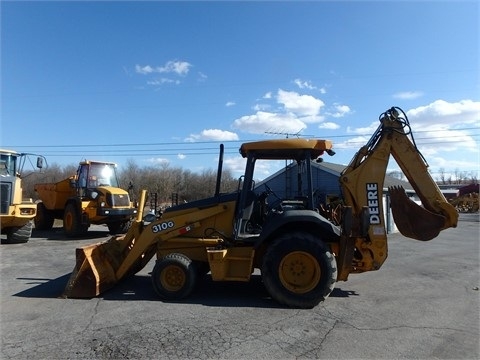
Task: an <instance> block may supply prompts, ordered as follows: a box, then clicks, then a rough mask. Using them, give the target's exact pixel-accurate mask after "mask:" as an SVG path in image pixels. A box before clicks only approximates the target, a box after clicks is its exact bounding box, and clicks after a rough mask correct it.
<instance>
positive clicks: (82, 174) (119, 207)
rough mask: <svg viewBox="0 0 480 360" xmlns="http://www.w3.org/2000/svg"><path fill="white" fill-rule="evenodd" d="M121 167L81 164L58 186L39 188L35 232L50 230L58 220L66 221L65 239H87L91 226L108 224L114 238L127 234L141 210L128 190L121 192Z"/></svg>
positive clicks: (86, 161)
mask: <svg viewBox="0 0 480 360" xmlns="http://www.w3.org/2000/svg"><path fill="white" fill-rule="evenodd" d="M116 167H117V165H116V164H115V163H111V162H102V161H93V160H85V161H81V162H80V164H79V166H78V169H77V172H76V174H75V175H72V176H70V177H68V178H66V179H64V180H62V181H59V182H56V183H43V184H35V191H36V192H37V194H38V196H39V198H40V202H38V204H37V215H36V216H35V221H34V222H35V228H36V229H37V230H50V229H52V227H53V224H54V221H55V219H61V220H63V228H64V230H65V235H67V236H68V237H78V236H83V235H85V234H86V232H87V231H88V228H89V227H90V225H91V224H96V225H100V224H106V225H107V226H108V230H109V231H110V233H111V234H118V233H125V232H126V231H127V230H128V227H129V226H130V223H131V219H132V217H133V216H135V214H136V212H137V209H136V207H135V206H134V204H133V202H132V201H131V200H130V195H129V193H128V192H127V191H126V190H123V189H121V188H119V185H118V178H117V172H116Z"/></svg>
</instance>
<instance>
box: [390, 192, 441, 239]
mask: <svg viewBox="0 0 480 360" xmlns="http://www.w3.org/2000/svg"><path fill="white" fill-rule="evenodd" d="M389 193H390V199H391V208H392V214H393V218H394V220H395V224H396V225H397V228H398V230H399V231H400V233H401V234H402V235H404V236H406V237H409V238H412V239H416V240H421V241H428V240H431V239H433V238H435V237H436V236H438V234H439V233H440V231H441V230H442V229H444V228H445V218H444V217H443V216H441V215H437V214H434V213H432V212H431V211H429V210H427V209H425V208H424V207H422V206H420V205H418V204H417V203H415V202H414V201H412V200H410V198H409V197H408V196H407V194H406V193H405V189H404V188H403V187H401V186H393V187H390V188H389Z"/></svg>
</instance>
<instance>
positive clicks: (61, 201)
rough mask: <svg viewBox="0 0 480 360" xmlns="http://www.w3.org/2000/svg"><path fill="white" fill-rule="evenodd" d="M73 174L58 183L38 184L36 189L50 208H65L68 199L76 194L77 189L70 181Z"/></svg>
mask: <svg viewBox="0 0 480 360" xmlns="http://www.w3.org/2000/svg"><path fill="white" fill-rule="evenodd" d="M73 178H74V177H73V176H72V177H69V178H67V179H64V180H62V181H59V182H57V183H44V184H36V185H35V191H36V192H37V193H38V195H39V197H40V199H42V201H43V203H44V205H45V207H46V208H47V209H49V210H57V209H63V208H64V206H65V203H66V202H67V199H68V198H69V197H71V196H74V195H75V189H74V188H72V187H71V185H70V183H71V181H72V180H73Z"/></svg>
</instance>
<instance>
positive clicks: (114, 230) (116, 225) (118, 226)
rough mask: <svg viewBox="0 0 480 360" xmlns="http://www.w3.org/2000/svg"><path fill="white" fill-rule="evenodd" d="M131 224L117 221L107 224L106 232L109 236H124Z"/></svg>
mask: <svg viewBox="0 0 480 360" xmlns="http://www.w3.org/2000/svg"><path fill="white" fill-rule="evenodd" d="M131 224H132V223H131V221H117V222H112V223H108V224H107V227H108V232H109V233H110V234H111V235H116V234H126V233H127V232H128V229H130V226H131Z"/></svg>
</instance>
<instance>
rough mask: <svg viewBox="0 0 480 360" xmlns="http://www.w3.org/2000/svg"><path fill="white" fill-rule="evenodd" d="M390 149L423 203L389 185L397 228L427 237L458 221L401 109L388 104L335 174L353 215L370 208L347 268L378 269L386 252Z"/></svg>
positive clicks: (417, 237) (410, 234)
mask: <svg viewBox="0 0 480 360" xmlns="http://www.w3.org/2000/svg"><path fill="white" fill-rule="evenodd" d="M390 155H391V156H393V158H394V159H395V160H396V162H397V163H398V165H399V166H400V168H401V169H402V171H403V173H404V174H405V176H406V177H407V179H408V180H409V182H410V184H411V185H412V187H413V188H414V189H415V191H416V194H417V195H418V196H419V198H420V199H421V201H422V205H423V207H421V206H419V205H417V204H416V203H415V202H414V201H411V200H410V199H409V198H408V197H407V195H406V194H405V190H404V189H403V188H401V187H393V188H390V189H389V193H390V197H391V208H392V213H393V217H394V220H395V223H396V225H397V228H398V230H399V231H400V232H401V233H402V234H403V235H404V236H406V237H409V238H413V239H417V240H422V241H426V240H431V239H433V238H434V237H436V236H437V235H438V234H439V232H440V231H441V230H444V229H447V228H450V227H456V225H457V221H458V213H457V211H456V210H455V208H454V207H453V206H452V205H451V204H449V203H448V202H447V200H446V199H445V197H444V196H443V194H442V193H441V191H440V189H439V188H438V186H437V185H436V183H435V181H434V180H433V179H432V178H431V176H430V174H429V172H428V164H427V163H426V161H425V159H424V158H423V156H422V154H421V153H420V152H419V150H418V149H417V147H416V144H415V141H414V139H413V135H412V134H411V129H410V125H409V123H408V119H407V117H406V115H405V114H404V113H403V111H402V110H400V109H398V108H391V109H390V110H388V111H387V112H385V113H383V114H382V115H381V116H380V125H379V127H378V129H377V130H376V132H375V133H374V134H373V136H372V137H371V139H370V140H369V142H368V143H367V144H366V145H365V146H363V147H362V148H361V149H360V150H359V151H358V152H357V154H356V155H355V156H354V157H353V159H352V161H351V162H350V164H349V165H348V166H347V167H346V168H345V170H344V171H343V172H342V174H341V176H340V186H341V188H342V192H343V196H344V200H345V205H346V206H347V207H351V209H352V212H353V217H354V218H355V217H357V218H359V217H360V216H361V214H362V209H368V212H369V220H370V221H369V222H370V226H369V229H368V234H367V236H366V237H362V236H357V237H356V239H355V241H354V243H355V245H354V250H353V249H350V252H351V253H352V254H353V251H355V256H354V257H353V262H354V267H353V269H351V270H352V271H357V272H361V271H369V270H375V269H378V268H380V266H381V265H382V264H383V262H384V261H385V259H386V257H387V235H386V226H385V219H384V211H383V210H384V207H385V204H384V203H383V186H384V180H385V174H386V169H387V165H388V161H389V159H390Z"/></svg>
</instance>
